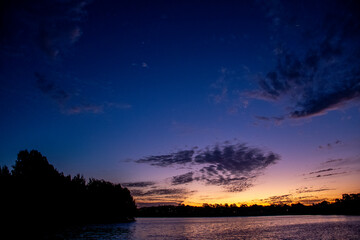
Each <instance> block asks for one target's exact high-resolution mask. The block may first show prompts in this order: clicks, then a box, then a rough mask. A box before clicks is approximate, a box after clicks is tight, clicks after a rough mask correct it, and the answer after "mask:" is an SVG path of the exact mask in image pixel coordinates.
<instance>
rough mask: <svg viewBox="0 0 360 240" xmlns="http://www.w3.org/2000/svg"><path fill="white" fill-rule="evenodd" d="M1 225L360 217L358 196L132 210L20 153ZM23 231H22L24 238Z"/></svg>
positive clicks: (123, 196) (127, 197)
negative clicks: (310, 202) (303, 201)
mask: <svg viewBox="0 0 360 240" xmlns="http://www.w3.org/2000/svg"><path fill="white" fill-rule="evenodd" d="M0 192H1V207H2V208H1V221H2V222H1V223H2V226H3V229H5V230H7V231H9V230H11V231H13V232H16V231H18V229H22V230H21V231H23V232H21V231H20V232H21V233H22V234H26V235H29V231H34V230H35V232H37V231H40V232H41V231H44V230H46V231H50V232H51V231H53V230H54V229H55V230H56V229H58V228H59V227H60V228H61V227H66V226H74V225H75V226H78V225H82V224H92V223H116V222H131V221H134V220H135V218H134V217H135V216H137V217H225V216H264V215H298V214H299V215H300V214H344V215H360V193H358V194H343V197H342V199H336V200H335V202H333V203H330V202H327V201H323V202H321V203H318V204H313V205H311V206H305V205H303V204H301V203H294V204H291V205H287V204H278V205H275V204H273V205H270V206H260V205H252V206H247V205H241V206H237V205H235V204H231V205H228V204H224V205H220V204H206V203H205V204H203V206H201V207H195V206H188V205H187V206H185V205H183V204H180V205H178V206H157V207H143V208H140V209H137V207H136V204H135V201H134V199H133V197H132V196H131V194H130V191H129V190H128V189H127V188H124V187H122V186H121V185H120V184H113V183H111V182H107V181H105V180H97V179H93V178H90V179H89V181H86V180H85V178H84V177H83V176H82V175H80V174H77V175H75V176H73V177H72V176H70V175H67V176H65V175H64V173H62V172H59V171H58V170H57V169H55V168H54V166H53V165H51V164H50V163H49V162H48V160H47V158H46V157H45V156H43V155H42V154H41V153H40V152H38V151H36V150H32V151H30V152H29V151H27V150H24V151H20V152H19V153H18V156H17V160H16V161H15V164H14V165H13V166H12V170H11V171H10V170H9V168H8V167H7V166H2V167H0ZM24 229H27V230H26V231H27V232H26V231H25V232H24Z"/></svg>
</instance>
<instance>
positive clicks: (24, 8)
mask: <svg viewBox="0 0 360 240" xmlns="http://www.w3.org/2000/svg"><path fill="white" fill-rule="evenodd" d="M89 2H90V1H87V0H69V1H62V0H54V1H46V0H39V1H36V3H34V2H31V1H22V0H4V1H2V2H1V4H0V6H1V8H2V10H1V11H2V15H1V16H2V18H3V19H2V24H1V25H0V33H1V34H0V36H1V37H0V44H1V48H3V49H5V50H6V51H8V52H9V53H11V52H12V53H14V52H16V51H20V49H25V48H28V47H30V48H33V47H38V49H40V50H41V51H42V52H43V53H45V54H46V55H47V56H49V57H51V58H56V57H57V56H59V55H61V54H63V53H65V52H66V51H67V50H68V49H69V48H70V47H71V46H72V45H73V44H74V43H75V42H76V41H78V39H79V38H80V36H81V35H82V30H81V27H80V25H81V23H82V21H83V19H84V16H85V15H86V11H85V8H86V6H87V5H88V3H89ZM19 46H21V47H23V48H19Z"/></svg>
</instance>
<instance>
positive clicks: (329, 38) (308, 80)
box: [244, 2, 360, 118]
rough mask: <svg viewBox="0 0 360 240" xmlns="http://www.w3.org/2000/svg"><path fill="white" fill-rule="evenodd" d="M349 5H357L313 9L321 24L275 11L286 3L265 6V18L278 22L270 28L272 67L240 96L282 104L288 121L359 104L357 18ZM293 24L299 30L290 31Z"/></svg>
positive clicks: (359, 30)
mask: <svg viewBox="0 0 360 240" xmlns="http://www.w3.org/2000/svg"><path fill="white" fill-rule="evenodd" d="M269 4H270V3H269ZM351 4H356V3H355V2H353V3H352V2H348V3H346V4H343V3H341V4H337V3H332V4H330V5H329V6H327V7H325V8H323V9H316V8H315V9H316V10H319V14H318V15H316V17H319V18H320V19H321V18H322V20H321V21H313V20H312V19H311V18H310V19H305V18H303V16H309V15H308V14H301V13H302V12H301V10H300V9H299V10H297V11H299V12H293V9H290V8H289V9H288V10H287V11H280V9H283V10H286V9H287V8H286V7H289V6H286V4H284V5H281V4H276V5H273V6H271V7H268V8H267V11H268V17H270V18H271V19H273V20H274V19H278V21H273V25H272V26H271V29H272V31H273V39H274V40H273V44H275V45H276V52H275V58H276V62H277V64H276V66H275V68H273V69H272V70H271V71H268V72H267V73H266V74H259V76H258V77H257V83H258V89H257V90H255V91H248V92H246V93H244V95H245V96H247V97H250V98H257V99H262V100H266V101H273V102H282V101H285V102H286V103H287V104H288V105H289V107H290V109H291V110H290V111H288V113H287V114H285V116H286V117H289V118H305V117H314V116H320V115H324V114H326V113H327V112H329V111H332V110H337V109H342V108H344V107H345V106H347V105H348V104H349V103H353V102H355V103H359V100H360V78H359V76H360V69H359V67H358V66H359V64H360V60H359V59H360V58H359V57H360V45H359V44H358V42H359V41H360V25H359V24H358V22H360V15H359V14H357V13H356V10H355V9H357V8H356V6H351ZM270 5H271V4H270ZM312 7H313V8H314V6H312ZM322 7H323V6H322ZM306 9H307V8H306ZM334 9H336V11H333V10H334ZM287 14H288V15H290V14H292V15H293V17H292V18H291V19H290V18H289V16H288V15H287ZM302 15H303V16H302ZM310 17H311V16H310ZM279 21H280V22H281V24H280V22H279ZM275 22H276V23H277V24H275ZM296 22H302V24H301V26H302V28H301V31H300V30H299V29H298V28H294V27H293V26H294V25H295V23H296ZM318 22H319V23H318ZM296 25H299V23H297V24H296ZM291 36H293V37H291ZM291 46H296V47H291Z"/></svg>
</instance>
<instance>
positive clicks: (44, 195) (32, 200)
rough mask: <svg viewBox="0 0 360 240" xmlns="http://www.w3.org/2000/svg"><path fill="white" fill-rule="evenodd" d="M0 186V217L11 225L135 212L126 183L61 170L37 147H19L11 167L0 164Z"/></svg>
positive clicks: (112, 218)
mask: <svg viewBox="0 0 360 240" xmlns="http://www.w3.org/2000/svg"><path fill="white" fill-rule="evenodd" d="M0 188H1V189H0V191H1V201H2V203H3V206H6V209H5V210H4V211H2V212H1V218H2V219H3V220H5V219H6V223H7V224H8V225H10V226H13V227H14V226H15V227H25V226H31V227H32V228H33V227H34V226H35V225H36V226H41V228H45V229H46V228H49V227H52V226H57V225H69V224H74V223H77V224H78V223H102V222H122V221H133V220H134V216H135V212H136V205H135V201H134V199H133V198H132V196H131V194H130V192H129V190H128V189H127V188H123V187H121V185H120V184H112V183H110V182H106V181H104V180H96V179H90V181H89V183H88V184H86V180H85V178H84V177H83V176H82V175H80V174H77V175H75V176H74V177H73V178H71V176H70V175H69V176H64V174H63V173H60V172H58V171H57V170H56V169H55V168H54V166H53V165H51V164H50V163H49V162H48V160H47V159H46V157H45V156H43V155H42V154H41V153H40V152H38V151H36V150H32V151H30V152H29V151H27V150H24V151H20V152H19V154H18V157H17V160H16V161H15V164H14V165H13V170H12V171H11V172H10V171H9V169H8V168H7V167H6V166H3V167H0ZM35 223H36V224H35Z"/></svg>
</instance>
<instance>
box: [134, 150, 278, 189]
mask: <svg viewBox="0 0 360 240" xmlns="http://www.w3.org/2000/svg"><path fill="white" fill-rule="evenodd" d="M279 159H280V156H279V155H278V154H275V153H273V152H265V151H264V150H261V149H259V148H256V147H249V146H247V145H246V144H230V143H226V144H224V145H221V146H219V145H216V146H213V147H210V146H209V147H207V148H205V149H196V151H195V150H182V151H178V152H175V153H172V154H167V155H158V156H149V157H146V158H143V159H139V160H136V162H137V163H148V164H150V165H153V166H160V167H172V166H175V167H179V166H183V165H185V164H186V165H188V166H189V167H191V168H192V169H193V171H191V172H188V173H186V174H182V175H178V176H174V177H173V178H172V184H173V185H180V184H186V183H190V182H193V181H201V182H204V183H205V184H210V185H218V186H223V187H224V188H225V189H227V190H228V191H231V192H234V191H237V192H239V191H244V190H245V189H247V188H249V187H251V186H252V182H253V181H254V180H255V179H256V177H257V176H259V175H260V174H261V172H262V171H263V170H264V169H265V168H267V167H268V166H270V165H272V164H275V163H276V162H277V161H278V160H279Z"/></svg>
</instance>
